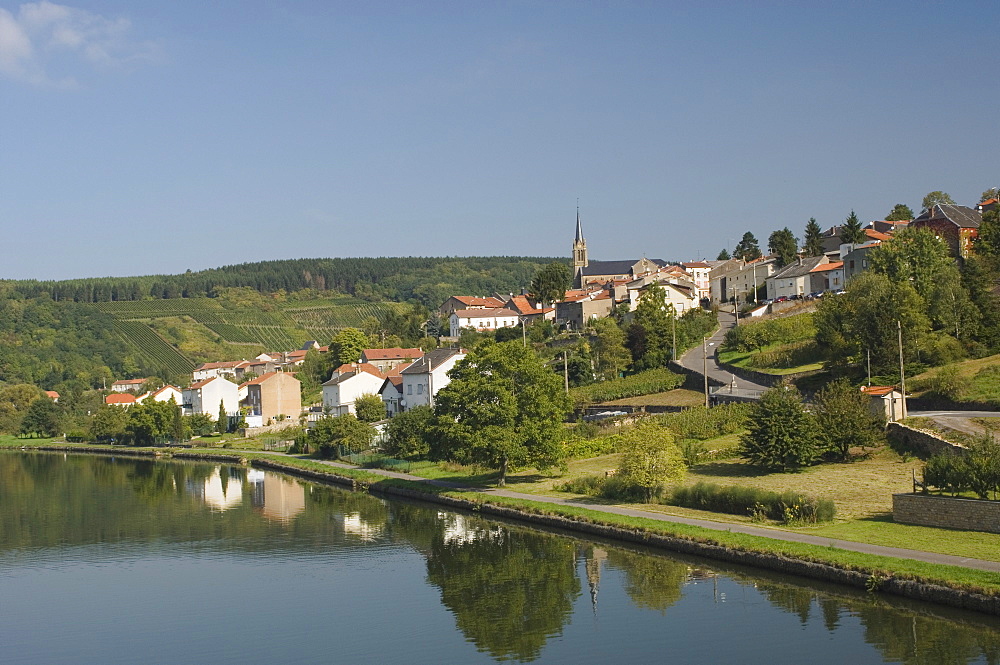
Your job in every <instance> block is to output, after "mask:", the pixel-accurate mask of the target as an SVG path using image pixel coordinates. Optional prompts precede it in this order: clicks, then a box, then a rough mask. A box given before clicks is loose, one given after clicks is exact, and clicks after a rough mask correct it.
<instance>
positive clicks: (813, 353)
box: [747, 340, 823, 369]
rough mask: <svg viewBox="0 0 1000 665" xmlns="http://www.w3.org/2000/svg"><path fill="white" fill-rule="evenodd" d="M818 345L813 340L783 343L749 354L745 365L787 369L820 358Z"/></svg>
mask: <svg viewBox="0 0 1000 665" xmlns="http://www.w3.org/2000/svg"><path fill="white" fill-rule="evenodd" d="M822 358H823V354H822V352H821V351H820V348H819V345H818V344H816V342H815V341H813V340H803V341H801V342H792V343H790V344H784V345H782V346H779V347H777V348H774V349H771V350H769V351H760V352H758V353H755V354H753V355H752V356H750V359H749V361H748V362H747V365H748V366H750V367H752V368H754V369H789V368H791V367H799V366H801V365H808V364H810V363H815V362H819V361H820V360H822Z"/></svg>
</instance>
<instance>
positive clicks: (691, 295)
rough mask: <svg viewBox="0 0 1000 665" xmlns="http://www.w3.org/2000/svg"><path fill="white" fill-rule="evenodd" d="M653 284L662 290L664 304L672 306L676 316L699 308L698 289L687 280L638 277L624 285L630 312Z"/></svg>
mask: <svg viewBox="0 0 1000 665" xmlns="http://www.w3.org/2000/svg"><path fill="white" fill-rule="evenodd" d="M653 283H655V284H657V285H658V286H659V287H660V288H662V289H663V301H664V303H665V304H666V305H672V306H673V308H674V311H675V312H676V313H677V315H678V316H681V315H683V314H684V313H685V312H687V311H689V310H692V309H695V308H697V307H698V306H699V302H700V298H699V297H698V289H697V287H695V285H694V284H693V283H692V282H690V281H688V280H679V279H675V278H670V279H669V281H667V280H665V279H647V278H645V277H640V278H639V279H636V280H633V281H631V282H629V283H628V284H627V285H626V289H627V292H628V302H629V306H630V308H631V309H632V311H635V308H636V307H638V305H639V298H640V297H641V296H642V293H643V292H644V291H645V290H646V289H647V288H648V287H649V286H650V284H653Z"/></svg>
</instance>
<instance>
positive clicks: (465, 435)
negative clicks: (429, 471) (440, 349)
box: [435, 342, 570, 487]
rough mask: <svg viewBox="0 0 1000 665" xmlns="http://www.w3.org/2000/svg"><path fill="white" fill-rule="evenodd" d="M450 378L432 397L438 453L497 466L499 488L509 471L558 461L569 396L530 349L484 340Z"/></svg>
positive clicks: (514, 343)
mask: <svg viewBox="0 0 1000 665" xmlns="http://www.w3.org/2000/svg"><path fill="white" fill-rule="evenodd" d="M450 376H451V382H450V383H449V384H448V385H447V386H445V387H444V388H442V389H441V391H440V392H438V394H437V397H436V400H437V401H436V405H435V414H436V415H437V416H438V420H439V424H440V428H441V433H440V436H439V438H440V439H441V447H440V449H439V450H440V454H442V455H443V456H447V457H449V458H451V459H454V460H456V461H459V462H467V463H477V464H481V465H483V466H486V467H488V468H492V469H497V470H499V472H500V474H499V478H498V479H497V485H498V486H501V487H502V486H503V485H504V484H505V483H506V479H507V472H508V471H509V470H510V469H513V468H517V467H523V466H527V465H531V466H534V467H536V468H539V469H544V468H548V467H549V466H551V465H553V464H556V463H557V462H558V461H559V460H560V457H561V453H562V450H561V447H560V445H559V437H560V435H561V434H562V422H563V420H564V418H565V416H566V414H567V413H569V409H570V403H569V398H568V397H567V395H566V393H565V392H564V391H563V386H562V379H561V377H559V376H557V375H556V374H555V372H553V371H552V370H551V369H549V368H548V367H546V366H545V365H543V364H542V362H541V360H539V358H538V357H537V356H536V355H535V353H534V351H533V350H531V349H530V348H528V347H524V346H522V345H521V344H519V343H517V342H503V343H493V344H490V343H484V344H482V345H480V346H479V347H477V348H475V349H473V350H472V351H470V352H469V354H468V355H466V357H465V358H463V359H462V360H461V361H460V362H459V363H458V364H457V365H456V366H455V368H454V369H453V370H452V371H451V374H450Z"/></svg>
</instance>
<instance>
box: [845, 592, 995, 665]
mask: <svg viewBox="0 0 1000 665" xmlns="http://www.w3.org/2000/svg"><path fill="white" fill-rule="evenodd" d="M855 614H857V615H858V616H859V617H860V618H861V622H862V623H863V624H864V626H865V641H866V642H868V643H869V644H871V645H873V646H874V647H875V648H877V649H878V650H879V651H880V652H881V653H882V655H883V656H884V657H885V658H886V659H887V660H892V661H895V662H900V663H905V664H906V665H966V664H967V663H970V662H972V661H978V660H980V659H983V660H985V662H987V663H990V665H996V663H1000V634H998V633H996V632H995V631H992V630H990V629H988V628H985V627H978V626H974V625H970V624H962V623H957V622H952V621H943V620H941V619H937V618H934V617H928V616H920V615H918V614H907V613H903V612H899V611H887V610H886V608H885V607H879V606H873V605H870V604H865V605H860V606H859V607H858V608H857V609H856V610H855Z"/></svg>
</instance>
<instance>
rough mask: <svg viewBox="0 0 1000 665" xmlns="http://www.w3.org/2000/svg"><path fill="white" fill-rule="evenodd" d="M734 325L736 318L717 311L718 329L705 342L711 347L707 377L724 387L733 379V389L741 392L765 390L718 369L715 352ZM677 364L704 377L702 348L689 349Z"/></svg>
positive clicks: (761, 386) (756, 384)
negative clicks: (734, 383) (734, 381)
mask: <svg viewBox="0 0 1000 665" xmlns="http://www.w3.org/2000/svg"><path fill="white" fill-rule="evenodd" d="M735 325H736V317H734V316H733V315H732V314H731V313H729V312H724V311H722V310H719V328H718V330H716V331H715V332H714V333H712V336H711V337H709V338H708V341H707V343H708V344H710V345H711V346H709V347H708V377H709V378H710V379H714V380H715V381H717V382H718V383H721V384H722V385H724V386H730V385H733V380H734V379H735V380H736V385H735V387H736V388H739V389H741V390H767V388H768V386H764V385H761V384H759V383H754V382H753V381H749V380H747V379H743V378H740V377H738V376H735V375H734V374H732V373H731V372H727V371H726V370H724V369H722V368H721V367H719V363H718V362H717V361H716V352H717V351H718V349H719V347H720V346H721V345H722V340H723V339H724V338H725V337H726V332H727V331H728V330H729V329H730V328H732V327H733V326H735ZM678 363H679V364H680V365H681V366H682V367H684V368H686V369H689V370H691V371H693V372H696V373H698V374H702V375H704V369H705V357H704V347H703V346H700V345H699V346H696V347H695V348H693V349H690V350H689V351H688V352H687V353H685V354H684V355H683V356H681V357H680V359H679V360H678Z"/></svg>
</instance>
